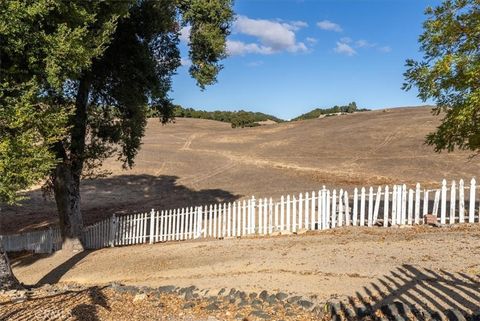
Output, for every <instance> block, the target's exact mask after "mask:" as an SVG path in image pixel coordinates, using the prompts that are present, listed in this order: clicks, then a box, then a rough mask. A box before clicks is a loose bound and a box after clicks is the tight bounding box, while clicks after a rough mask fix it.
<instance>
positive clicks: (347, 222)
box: [343, 191, 350, 226]
mask: <svg viewBox="0 0 480 321" xmlns="http://www.w3.org/2000/svg"><path fill="white" fill-rule="evenodd" d="M343 198H344V199H345V207H344V210H345V225H346V226H350V205H349V200H348V192H347V191H345V192H343Z"/></svg>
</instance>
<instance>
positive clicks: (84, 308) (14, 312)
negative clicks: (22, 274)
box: [0, 286, 111, 321]
mask: <svg viewBox="0 0 480 321" xmlns="http://www.w3.org/2000/svg"><path fill="white" fill-rule="evenodd" d="M103 290H104V287H97V286H94V287H90V288H87V289H82V290H68V291H64V292H61V293H51V294H50V293H49V292H48V290H46V292H45V293H43V294H41V295H35V296H33V297H29V298H28V299H27V301H25V302H24V303H17V304H12V303H10V302H5V303H0V320H67V319H68V320H78V321H80V320H84V321H98V320H100V317H99V316H98V309H99V308H100V307H102V308H104V309H106V310H107V311H110V310H111V308H110V306H109V304H108V299H107V297H106V296H105V295H104V293H103ZM54 291H55V290H54ZM54 291H53V292H54ZM2 306H3V307H2ZM17 306H18V307H17Z"/></svg>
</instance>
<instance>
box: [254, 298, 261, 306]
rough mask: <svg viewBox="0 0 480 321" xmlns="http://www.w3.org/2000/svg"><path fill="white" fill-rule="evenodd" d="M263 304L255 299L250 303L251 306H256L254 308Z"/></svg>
mask: <svg viewBox="0 0 480 321" xmlns="http://www.w3.org/2000/svg"><path fill="white" fill-rule="evenodd" d="M262 304H263V302H262V301H260V300H259V299H255V300H253V301H252V305H256V306H261V305H262Z"/></svg>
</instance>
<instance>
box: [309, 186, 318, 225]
mask: <svg viewBox="0 0 480 321" xmlns="http://www.w3.org/2000/svg"><path fill="white" fill-rule="evenodd" d="M316 205H317V204H316V203H315V191H312V198H311V210H310V221H311V222H310V229H311V230H314V229H315V207H316Z"/></svg>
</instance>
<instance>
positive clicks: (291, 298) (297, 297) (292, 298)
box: [287, 295, 302, 303]
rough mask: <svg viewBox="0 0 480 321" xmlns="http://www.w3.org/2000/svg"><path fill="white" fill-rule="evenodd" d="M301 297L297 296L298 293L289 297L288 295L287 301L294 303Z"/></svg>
mask: <svg viewBox="0 0 480 321" xmlns="http://www.w3.org/2000/svg"><path fill="white" fill-rule="evenodd" d="M301 298H302V297H301V296H298V295H296V296H291V297H289V298H288V299H287V302H288V303H295V302H297V301H298V300H300V299H301Z"/></svg>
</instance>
